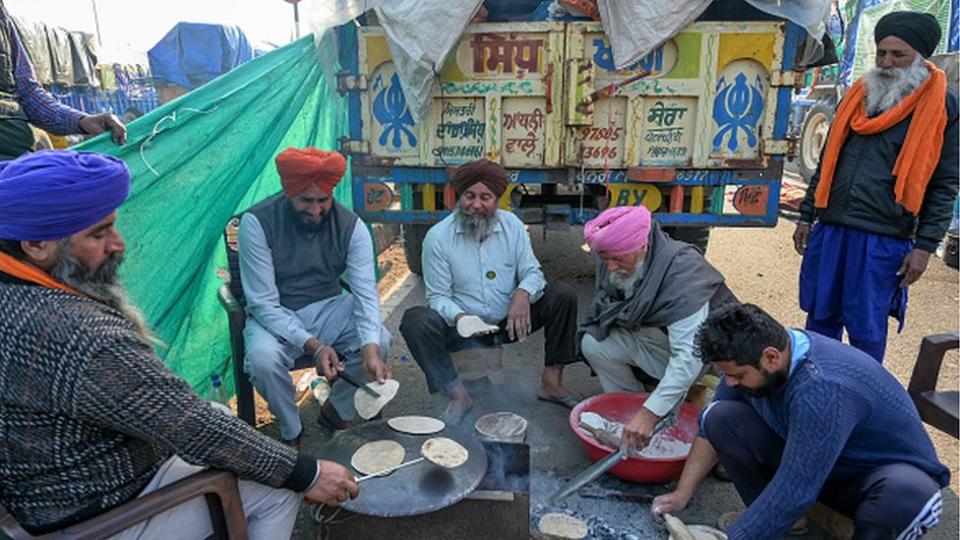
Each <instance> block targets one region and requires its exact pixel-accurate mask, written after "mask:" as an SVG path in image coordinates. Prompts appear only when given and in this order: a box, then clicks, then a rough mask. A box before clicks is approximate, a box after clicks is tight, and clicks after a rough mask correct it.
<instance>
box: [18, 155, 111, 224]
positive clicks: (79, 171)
mask: <svg viewBox="0 0 960 540" xmlns="http://www.w3.org/2000/svg"><path fill="white" fill-rule="evenodd" d="M129 192H130V170H129V169H127V165H126V164H125V163H124V162H123V161H121V160H119V159H117V158H115V157H112V156H106V155H103V154H96V153H92V152H73V151H69V150H42V151H40V152H35V153H32V154H25V155H23V156H20V157H19V158H17V159H15V160H13V161H2V162H0V238H4V239H7V240H33V241H41V240H58V239H60V238H66V237H68V236H70V235H72V234H75V233H78V232H80V231H82V230H84V229H86V228H87V227H90V226H92V225H95V224H96V223H97V222H99V221H101V220H103V219H104V218H106V217H107V216H109V215H110V214H111V213H113V211H114V210H116V209H117V208H119V207H120V205H121V204H122V203H123V201H124V200H125V199H126V198H127V194H128V193H129Z"/></svg>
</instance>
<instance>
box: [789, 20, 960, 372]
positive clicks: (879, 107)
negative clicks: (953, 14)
mask: <svg viewBox="0 0 960 540" xmlns="http://www.w3.org/2000/svg"><path fill="white" fill-rule="evenodd" d="M874 40H875V41H876V43H877V56H876V66H875V67H874V68H873V69H871V70H870V71H869V72H868V73H867V74H866V75H864V76H863V77H862V78H861V79H860V80H858V81H857V82H856V83H854V85H853V87H851V88H850V90H849V91H848V92H847V94H846V95H845V96H844V98H843V101H842V102H841V103H840V106H839V108H838V109H837V114H836V116H834V119H833V124H832V126H831V127H830V134H829V136H828V137H827V143H826V145H825V146H824V149H823V156H822V159H821V160H820V166H819V168H818V170H817V172H816V174H814V176H813V178H812V179H811V181H810V186H809V187H808V188H807V194H806V197H805V198H804V200H803V202H802V203H801V205H800V219H799V221H798V223H797V228H796V231H795V232H794V235H793V241H794V245H795V248H796V250H797V253H800V254H801V255H803V263H802V265H801V267H800V307H801V308H802V309H803V310H804V311H805V312H807V322H806V329H807V330H812V331H814V332H817V333H820V334H823V335H825V336H828V337H832V338H834V339H842V338H843V331H844V329H846V331H847V335H848V336H849V339H850V344H851V345H853V346H854V347H856V348H858V349H860V350H862V351H864V352H866V353H867V354H869V355H870V356H872V357H873V358H875V359H876V360H877V361H878V362H882V361H883V357H884V354H885V353H886V347H887V319H888V317H890V316H892V317H895V318H896V319H898V320H899V323H900V329H902V328H903V324H904V320H905V317H906V310H907V288H908V286H910V285H911V284H913V283H915V282H916V281H917V280H918V279H920V276H921V275H923V273H924V271H925V270H926V268H927V263H928V261H929V260H930V254H932V253H933V252H934V251H936V249H937V246H938V245H939V244H940V241H941V240H942V239H943V236H944V233H945V232H946V230H947V225H948V224H949V223H950V214H951V207H952V206H953V202H954V200H955V199H956V196H957V183H958V178H960V130H958V120H957V119H958V115H960V114H958V110H960V107H958V101H957V95H956V94H955V93H954V92H953V91H951V90H948V88H947V79H946V75H945V74H944V73H943V71H941V70H940V69H938V68H937V67H936V66H934V65H933V64H932V63H931V62H929V61H927V60H925V59H926V58H928V57H929V56H930V55H931V54H933V52H934V51H935V50H936V48H937V44H938V43H939V42H940V25H939V24H938V23H937V19H936V18H934V17H933V16H932V15H929V14H925V13H916V12H910V11H898V12H893V13H889V14H887V15H884V16H883V17H882V18H881V19H880V21H879V22H878V23H877V26H876V28H875V29H874ZM814 222H816V223H814Z"/></svg>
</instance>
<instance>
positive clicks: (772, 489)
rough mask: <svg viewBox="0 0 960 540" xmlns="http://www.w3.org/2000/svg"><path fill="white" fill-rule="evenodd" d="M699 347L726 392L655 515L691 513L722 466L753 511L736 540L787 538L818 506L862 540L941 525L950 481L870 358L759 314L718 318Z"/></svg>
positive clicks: (753, 310)
mask: <svg viewBox="0 0 960 540" xmlns="http://www.w3.org/2000/svg"><path fill="white" fill-rule="evenodd" d="M697 347H698V349H699V351H700V355H701V358H702V359H703V361H704V362H712V363H713V365H714V366H715V367H716V368H717V369H719V370H720V371H721V372H723V373H724V377H723V382H722V383H721V385H720V386H719V387H718V388H717V393H716V397H715V398H714V401H713V403H711V404H710V405H709V406H708V407H707V408H706V409H704V411H703V413H702V414H701V416H700V434H699V436H698V437H697V439H696V440H695V442H694V444H693V448H692V449H691V451H690V456H689V458H688V460H687V464H686V466H685V467H684V470H683V474H682V475H681V477H680V481H679V483H678V484H677V489H676V490H675V491H673V492H672V493H668V494H666V495H662V496H660V497H657V498H656V499H655V500H654V502H653V511H654V513H657V514H660V513H665V512H677V511H679V510H681V509H682V508H684V507H685V506H686V504H687V502H688V501H689V500H690V497H691V496H692V495H693V491H694V489H695V488H696V485H697V483H698V482H699V481H700V480H701V479H702V478H703V477H704V476H705V475H706V474H707V473H708V472H709V471H710V469H711V468H712V467H713V466H714V464H716V462H717V461H718V460H719V461H720V463H722V464H723V465H724V467H726V469H727V472H728V473H729V475H730V478H731V479H732V480H733V483H734V486H735V487H736V489H737V492H738V493H739V494H740V497H741V498H742V499H743V502H744V504H746V506H747V509H746V510H745V511H744V512H743V514H741V515H740V516H739V517H738V518H737V519H736V520H735V521H733V522H732V523H731V524H730V526H729V527H728V529H727V534H728V536H729V538H730V540H741V539H747V538H749V539H754V538H757V539H759V538H780V537H782V536H783V535H784V534H787V533H788V532H789V531H790V530H791V525H794V524H796V523H797V522H798V521H802V518H803V516H804V514H805V513H806V511H807V509H809V508H810V507H811V506H812V505H813V503H814V502H815V501H817V500H819V501H821V502H823V503H824V504H826V505H827V506H829V507H831V508H833V509H835V510H837V511H839V512H841V513H843V514H844V515H846V516H848V517H850V518H852V519H853V521H854V531H855V532H854V538H855V539H880V538H884V539H893V538H896V539H898V540H900V539H912V538H917V537H919V536H920V535H922V534H923V533H924V532H925V531H926V530H928V529H930V528H931V527H933V526H934V525H936V524H937V522H938V521H939V517H940V509H941V504H942V502H941V496H940V488H941V487H943V486H946V485H947V483H948V482H949V480H950V472H949V471H948V470H947V468H946V467H944V466H943V464H941V463H940V461H939V460H938V459H937V455H936V452H935V451H934V448H933V444H932V443H931V442H930V437H929V436H928V435H927V432H926V430H925V429H924V427H923V425H922V424H921V422H920V417H919V415H918V414H917V410H916V407H915V406H914V404H913V402H912V401H911V400H910V397H909V396H908V395H907V392H906V391H905V390H904V389H903V386H901V385H900V383H899V382H898V381H897V380H896V379H895V378H894V377H893V375H891V374H890V373H889V372H887V371H886V370H885V369H883V367H882V366H881V365H880V364H879V363H877V362H876V361H875V360H873V359H872V358H871V357H870V356H869V355H868V354H866V353H864V352H862V351H860V350H857V349H854V348H853V347H850V346H848V345H845V344H843V343H840V342H838V341H835V340H833V339H829V338H826V337H824V336H821V335H820V334H816V333H813V332H804V331H801V330H793V329H790V330H787V329H785V328H784V327H783V326H782V325H780V323H778V322H777V321H776V320H775V319H773V317H771V316H770V315H768V314H767V313H766V312H764V311H763V310H762V309H760V308H759V307H757V306H754V305H751V304H745V305H739V304H736V305H729V306H725V307H723V308H720V309H718V310H716V311H715V312H713V313H712V314H711V315H710V316H709V317H708V318H707V320H706V321H705V322H704V323H703V326H701V328H700V330H699V333H698V335H697Z"/></svg>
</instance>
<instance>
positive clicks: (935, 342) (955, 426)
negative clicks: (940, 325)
mask: <svg viewBox="0 0 960 540" xmlns="http://www.w3.org/2000/svg"><path fill="white" fill-rule="evenodd" d="M957 348H960V334H958V333H950V334H935V335H932V336H927V337H925V338H923V342H922V343H920V353H919V354H918V355H917V363H916V365H915V366H914V367H913V375H911V376H910V385H909V386H908V387H907V392H908V393H909V394H910V397H911V398H912V399H913V402H914V403H915V404H916V406H917V411H919V412H920V418H921V419H923V421H924V422H926V423H928V424H930V425H931V426H933V427H935V428H937V429H939V430H940V431H943V432H944V433H948V434H950V435H952V436H953V437H954V438H958V439H960V392H957V391H956V390H942V391H938V390H937V379H939V378H940V366H941V365H942V364H943V356H944V355H945V354H946V353H947V351H949V350H952V349H957Z"/></svg>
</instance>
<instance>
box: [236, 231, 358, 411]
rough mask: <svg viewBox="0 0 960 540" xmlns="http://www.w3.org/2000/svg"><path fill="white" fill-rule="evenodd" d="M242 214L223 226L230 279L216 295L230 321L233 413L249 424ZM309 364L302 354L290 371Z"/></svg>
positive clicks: (250, 386) (250, 401) (250, 396)
mask: <svg viewBox="0 0 960 540" xmlns="http://www.w3.org/2000/svg"><path fill="white" fill-rule="evenodd" d="M242 215H243V214H242V213H241V214H238V215H236V216H233V217H232V218H230V221H229V222H227V226H226V227H225V228H224V230H223V240H224V243H225V244H226V249H227V264H228V269H229V272H230V281H229V283H225V284H223V285H221V286H220V288H219V290H218V291H217V299H218V300H219V301H220V305H221V306H223V309H224V310H225V311H226V313H227V321H228V324H229V325H230V352H231V359H232V362H233V382H234V388H236V391H237V417H239V418H240V419H241V420H243V421H244V422H247V423H248V424H250V425H251V426H256V425H257V411H256V408H255V407H254V403H253V384H251V383H250V377H248V376H247V373H246V372H245V371H244V370H243V357H244V353H245V348H244V344H243V328H244V326H246V324H247V313H246V309H245V308H244V305H245V301H244V297H243V286H242V285H241V283H240V254H239V252H238V242H237V237H238V234H239V232H240V217H241V216H242ZM340 286H341V287H342V288H343V290H345V291H348V292H349V291H350V287H349V286H348V285H347V283H346V281H344V280H343V278H341V279H340ZM310 367H315V366H314V363H313V358H311V357H310V356H307V355H303V356H301V357H299V358H297V359H296V360H295V361H294V363H293V367H292V368H291V371H293V370H297V369H305V368H310Z"/></svg>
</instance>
